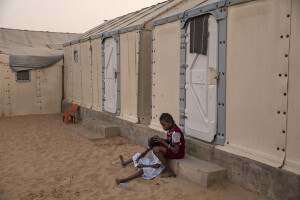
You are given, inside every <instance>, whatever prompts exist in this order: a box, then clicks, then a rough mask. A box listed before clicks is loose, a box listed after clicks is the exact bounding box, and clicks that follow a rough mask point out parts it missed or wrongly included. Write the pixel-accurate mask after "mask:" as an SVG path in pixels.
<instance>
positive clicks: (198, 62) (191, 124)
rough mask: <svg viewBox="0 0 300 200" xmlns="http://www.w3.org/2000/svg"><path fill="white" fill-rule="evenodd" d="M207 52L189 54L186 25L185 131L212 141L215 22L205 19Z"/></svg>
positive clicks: (214, 93) (214, 92) (215, 68)
mask: <svg viewBox="0 0 300 200" xmlns="http://www.w3.org/2000/svg"><path fill="white" fill-rule="evenodd" d="M208 32H209V34H208V44H207V55H202V54H196V53H190V24H189V25H188V28H187V37H186V44H187V46H186V47H187V48H186V64H187V65H188V66H187V68H186V86H185V88H186V109H185V116H186V119H185V133H186V134H187V135H190V136H193V137H196V138H199V139H201V140H204V141H207V142H212V141H213V139H214V136H215V134H216V127H217V85H216V79H215V77H216V71H217V64H218V25H217V22H216V20H215V18H214V17H213V16H209V18H208Z"/></svg>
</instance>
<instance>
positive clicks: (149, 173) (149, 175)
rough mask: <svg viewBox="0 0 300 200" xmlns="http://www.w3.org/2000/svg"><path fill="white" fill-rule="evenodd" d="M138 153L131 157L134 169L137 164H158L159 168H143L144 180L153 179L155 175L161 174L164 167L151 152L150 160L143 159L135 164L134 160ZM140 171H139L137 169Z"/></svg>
mask: <svg viewBox="0 0 300 200" xmlns="http://www.w3.org/2000/svg"><path fill="white" fill-rule="evenodd" d="M140 155H141V154H140V153H136V154H135V155H134V156H133V157H132V160H133V164H134V167H137V166H138V165H139V164H143V165H155V164H160V166H159V168H152V167H143V168H141V169H143V175H142V177H143V178H144V179H147V180H149V179H153V178H154V177H156V176H157V175H159V174H161V173H162V171H163V170H164V169H165V166H164V165H163V164H162V163H161V162H160V160H159V159H158V158H157V156H156V155H155V154H154V153H153V151H151V156H150V158H147V157H143V158H141V159H139V162H136V159H137V158H138V157H139V156H140ZM139 170H140V169H139Z"/></svg>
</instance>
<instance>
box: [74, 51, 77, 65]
mask: <svg viewBox="0 0 300 200" xmlns="http://www.w3.org/2000/svg"><path fill="white" fill-rule="evenodd" d="M74 62H76V63H78V52H77V51H74Z"/></svg>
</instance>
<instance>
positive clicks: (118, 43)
mask: <svg viewBox="0 0 300 200" xmlns="http://www.w3.org/2000/svg"><path fill="white" fill-rule="evenodd" d="M113 38H114V39H115V41H116V45H117V111H116V115H118V116H119V115H120V113H121V74H120V34H117V35H114V36H113Z"/></svg>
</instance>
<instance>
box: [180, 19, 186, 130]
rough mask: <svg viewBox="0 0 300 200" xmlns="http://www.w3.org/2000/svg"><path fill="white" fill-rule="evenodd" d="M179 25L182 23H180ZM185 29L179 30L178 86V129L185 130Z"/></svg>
mask: <svg viewBox="0 0 300 200" xmlns="http://www.w3.org/2000/svg"><path fill="white" fill-rule="evenodd" d="M181 23H184V22H183V21H181ZM186 29H187V27H186V26H184V27H183V28H182V29H181V30H180V84H179V128H180V129H181V130H182V131H183V132H184V129H185V108H186V91H185V84H186V67H185V66H186Z"/></svg>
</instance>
